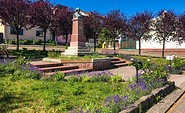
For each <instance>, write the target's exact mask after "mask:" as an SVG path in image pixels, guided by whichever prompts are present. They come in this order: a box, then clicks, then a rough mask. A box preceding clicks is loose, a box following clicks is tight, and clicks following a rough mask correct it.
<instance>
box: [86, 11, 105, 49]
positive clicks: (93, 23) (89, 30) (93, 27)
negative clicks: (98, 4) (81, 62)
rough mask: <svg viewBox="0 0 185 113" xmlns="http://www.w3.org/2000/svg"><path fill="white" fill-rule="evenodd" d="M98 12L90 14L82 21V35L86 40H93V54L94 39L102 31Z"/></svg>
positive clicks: (101, 17) (100, 17)
mask: <svg viewBox="0 0 185 113" xmlns="http://www.w3.org/2000/svg"><path fill="white" fill-rule="evenodd" d="M103 18H104V17H103V16H101V15H100V14H99V13H98V12H96V11H94V12H90V13H89V17H85V19H84V34H85V36H86V37H87V38H94V52H95V51H96V38H97V37H98V35H99V33H100V32H101V29H102V24H103V23H102V19H103Z"/></svg>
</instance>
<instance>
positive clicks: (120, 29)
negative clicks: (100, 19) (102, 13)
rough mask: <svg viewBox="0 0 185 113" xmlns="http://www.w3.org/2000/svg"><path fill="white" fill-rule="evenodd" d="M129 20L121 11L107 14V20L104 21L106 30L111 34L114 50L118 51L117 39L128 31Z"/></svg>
mask: <svg viewBox="0 0 185 113" xmlns="http://www.w3.org/2000/svg"><path fill="white" fill-rule="evenodd" d="M126 22H127V20H126V18H125V16H124V14H123V12H120V10H113V11H110V12H109V13H108V14H107V17H106V19H104V25H105V28H106V29H107V30H108V31H109V32H110V35H111V36H110V37H112V39H113V43H114V50H115V49H116V45H115V39H116V37H118V36H119V35H120V34H123V33H124V32H125V31H127V24H126Z"/></svg>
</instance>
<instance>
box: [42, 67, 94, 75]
mask: <svg viewBox="0 0 185 113" xmlns="http://www.w3.org/2000/svg"><path fill="white" fill-rule="evenodd" d="M92 70H93V69H92V68H79V69H72V70H64V71H60V72H62V73H64V74H65V75H67V74H73V73H74V74H75V73H79V72H85V71H92ZM55 73H56V72H48V73H45V75H46V76H51V75H54V74H55Z"/></svg>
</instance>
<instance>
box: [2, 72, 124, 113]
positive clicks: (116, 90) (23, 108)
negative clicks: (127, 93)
mask: <svg viewBox="0 0 185 113" xmlns="http://www.w3.org/2000/svg"><path fill="white" fill-rule="evenodd" d="M0 85H1V89H0V90H1V92H0V101H1V102H0V108H1V109H0V112H57V111H58V112H63V113H65V112H69V111H70V110H72V109H78V108H80V107H82V108H84V107H87V106H92V105H94V106H96V107H98V106H101V105H102V102H103V101H104V100H105V99H106V97H108V96H113V95H115V94H121V95H123V94H124V87H125V85H126V84H125V85H124V84H123V83H110V82H94V83H89V82H88V83H87V82H75V83H69V82H63V81H45V80H33V79H20V80H15V81H14V80H13V79H12V77H11V76H9V77H1V78H0ZM84 109H88V108H84Z"/></svg>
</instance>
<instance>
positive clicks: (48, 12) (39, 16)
mask: <svg viewBox="0 0 185 113" xmlns="http://www.w3.org/2000/svg"><path fill="white" fill-rule="evenodd" d="M29 16H30V19H29V21H30V28H33V27H39V28H40V29H42V30H43V32H44V46H43V51H45V50H46V32H47V30H48V29H49V28H50V26H51V22H52V16H53V8H52V5H51V4H50V3H49V2H48V1H47V0H46V1H44V0H38V1H36V2H33V3H32V4H31V7H30V10H29Z"/></svg>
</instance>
